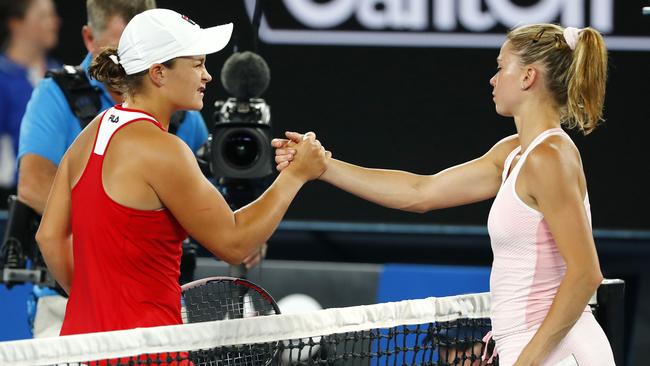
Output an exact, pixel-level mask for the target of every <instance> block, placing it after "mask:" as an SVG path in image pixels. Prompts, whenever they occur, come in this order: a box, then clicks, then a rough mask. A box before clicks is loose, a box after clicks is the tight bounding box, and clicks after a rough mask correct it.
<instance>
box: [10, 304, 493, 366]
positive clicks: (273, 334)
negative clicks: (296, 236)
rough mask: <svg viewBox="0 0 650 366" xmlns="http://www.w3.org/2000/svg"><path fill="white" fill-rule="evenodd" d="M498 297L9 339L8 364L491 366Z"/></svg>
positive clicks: (378, 305)
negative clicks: (488, 338) (490, 336)
mask: <svg viewBox="0 0 650 366" xmlns="http://www.w3.org/2000/svg"><path fill="white" fill-rule="evenodd" d="M489 312H490V296H489V293H479V294H469V295H459V296H451V297H442V298H427V299H419V300H408V301H400V302H393V303H383V304H376V305H366V306H355V307H347V308H334V309H325V310H319V311H315V312H310V313H304V314H280V315H270V316H262V317H253V318H244V319H228V320H221V321H213V322H203V323H194V324H184V325H174V326H164V327H153V328H138V329H132V330H124V331H113V332H103V333H92V334H84V335H73V336H63V337H53V338H44V339H35V340H23V341H12V342H4V343H0V364H1V365H5V364H6V365H16V366H19V365H159V366H161V365H179V366H180V365H196V366H199V365H201V366H202V365H209V366H212V365H214V366H244V365H250V366H258V365H259V366H266V365H386V366H388V365H400V366H401V365H461V366H478V365H485V364H486V361H481V356H482V355H483V354H484V353H485V350H486V348H487V351H488V352H487V353H488V354H489V353H490V351H491V349H490V348H491V346H490V345H489V344H488V345H487V346H486V345H485V344H484V343H483V342H482V338H483V337H484V335H485V334H486V333H487V332H488V331H489V329H490V321H489V315H490V314H489Z"/></svg>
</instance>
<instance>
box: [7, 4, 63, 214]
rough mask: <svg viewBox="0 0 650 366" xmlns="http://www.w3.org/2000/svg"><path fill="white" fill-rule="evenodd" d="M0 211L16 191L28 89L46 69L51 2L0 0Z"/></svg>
mask: <svg viewBox="0 0 650 366" xmlns="http://www.w3.org/2000/svg"><path fill="white" fill-rule="evenodd" d="M0 21H1V22H2V31H1V33H0V37H2V40H1V42H2V43H1V45H2V51H1V52H0V208H6V203H7V196H8V195H9V194H12V193H14V192H15V191H16V163H15V162H16V155H17V153H18V134H19V131H20V122H21V120H22V118H23V114H24V113H25V106H26V105H27V101H28V100H29V98H30V96H31V94H32V90H33V89H34V87H35V86H36V84H37V83H38V82H39V81H40V80H41V79H42V78H43V76H44V75H45V72H46V71H47V70H48V69H50V68H58V67H60V64H58V63H57V62H55V61H54V60H51V59H48V58H47V52H48V51H49V50H50V49H52V48H53V47H55V46H56V44H57V42H58V32H59V17H58V15H57V13H56V8H55V6H54V3H53V2H52V0H0Z"/></svg>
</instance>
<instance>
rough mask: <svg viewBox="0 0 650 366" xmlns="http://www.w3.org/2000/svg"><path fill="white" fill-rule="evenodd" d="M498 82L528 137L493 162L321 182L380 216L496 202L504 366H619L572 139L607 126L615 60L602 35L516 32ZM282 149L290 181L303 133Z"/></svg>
mask: <svg viewBox="0 0 650 366" xmlns="http://www.w3.org/2000/svg"><path fill="white" fill-rule="evenodd" d="M497 64H498V68H497V72H496V74H495V75H494V76H493V77H492V79H490V84H491V85H492V87H493V92H492V94H493V96H494V103H495V106H496V111H497V113H498V114H500V115H502V116H508V117H513V118H514V122H515V126H516V128H517V134H516V135H513V136H509V137H506V138H504V139H503V140H501V141H499V142H497V143H496V145H494V147H492V149H490V150H489V151H488V152H487V153H485V155H483V156H481V157H479V158H477V159H475V160H472V161H469V162H467V163H464V164H461V165H458V166H454V167H451V168H449V169H446V170H443V171H441V172H439V173H437V174H433V175H428V176H424V175H417V174H411V173H407V172H403V171H394V170H382V169H368V168H363V167H359V166H355V165H352V164H348V163H345V162H343V161H340V160H335V159H330V160H329V162H328V163H327V170H326V171H325V173H324V174H323V175H322V176H321V177H320V179H322V180H324V181H326V182H329V183H331V184H333V185H335V186H337V187H339V188H341V189H344V190H346V191H348V192H350V193H353V194H355V195H357V196H359V197H362V198H364V199H367V200H369V201H372V202H375V203H378V204H380V205H383V206H386V207H391V208H397V209H401V210H406V211H414V212H426V211H430V210H434V209H439V208H445V207H452V206H460V205H464V204H468V203H473V202H478V201H483V200H486V199H491V198H494V203H493V205H492V209H491V211H490V215H489V219H488V229H489V232H490V238H491V241H492V250H493V252H494V263H493V266H492V275H491V280H490V287H491V293H492V326H493V331H492V335H493V337H494V339H495V341H496V349H497V352H498V355H499V364H500V365H502V366H510V365H516V366H530V365H554V364H556V363H558V362H560V361H563V360H565V359H567V358H575V361H576V362H577V364H579V365H589V366H601V365H602V366H605V365H614V358H613V355H612V350H611V346H610V345H609V342H608V340H607V338H606V337H605V334H604V332H603V330H602V329H601V328H600V326H599V325H598V323H597V322H596V320H595V319H594V317H593V315H592V314H591V312H590V311H589V307H588V305H587V302H588V301H589V298H590V297H591V295H592V294H593V293H594V291H595V290H596V289H597V288H598V285H599V284H600V283H601V281H602V278H603V277H602V274H601V271H600V266H599V263H598V256H597V253H596V248H595V245H594V239H593V236H592V232H591V216H590V209H589V199H588V194H587V184H586V181H585V176H584V172H583V169H582V163H581V158H580V153H579V152H578V150H577V148H576V146H575V145H574V144H573V142H572V141H571V139H570V138H569V136H568V135H567V134H566V133H565V132H564V131H563V130H562V128H561V126H562V125H564V126H565V127H566V128H577V129H579V130H580V131H582V132H583V133H584V134H588V133H590V132H591V131H593V130H594V128H596V126H597V125H598V123H599V122H600V121H601V120H602V109H603V102H604V99H605V80H606V77H607V50H606V49H605V44H604V41H603V38H602V36H601V35H600V34H599V33H598V31H596V30H594V29H592V28H585V29H576V28H562V27H560V26H557V25H552V24H536V25H527V26H522V27H519V28H516V29H513V30H512V31H510V32H509V33H508V35H507V37H506V41H505V42H504V44H503V46H502V47H501V51H500V53H499V56H498V58H497ZM286 135H287V139H278V140H274V141H273V144H274V146H275V147H276V162H277V163H278V169H279V170H282V169H284V168H286V167H287V166H288V165H290V164H291V161H292V159H293V158H294V156H295V155H296V154H297V153H296V151H295V149H294V148H293V146H294V144H295V142H298V141H300V140H301V139H302V136H301V135H300V134H298V133H293V132H288V133H287V134H286Z"/></svg>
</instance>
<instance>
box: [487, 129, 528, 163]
mask: <svg viewBox="0 0 650 366" xmlns="http://www.w3.org/2000/svg"><path fill="white" fill-rule="evenodd" d="M519 145H520V143H519V135H516V134H515V135H510V136H508V137H504V138H503V139H501V140H499V142H497V143H496V144H494V146H492V148H491V149H490V151H488V152H487V154H486V156H487V157H488V158H489V159H490V160H491V161H492V162H493V163H494V165H496V166H497V167H498V168H499V170H503V166H504V164H505V161H506V158H507V157H508V155H510V153H511V152H512V151H513V150H515V149H516V148H517V147H518V146H519Z"/></svg>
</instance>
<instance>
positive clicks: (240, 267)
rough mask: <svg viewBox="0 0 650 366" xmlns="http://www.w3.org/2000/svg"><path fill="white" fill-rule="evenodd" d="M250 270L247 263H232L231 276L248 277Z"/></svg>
mask: <svg viewBox="0 0 650 366" xmlns="http://www.w3.org/2000/svg"><path fill="white" fill-rule="evenodd" d="M247 272H248V271H247V270H246V265H245V264H236V265H233V264H231V265H230V274H229V275H230V277H235V278H244V279H245V278H246V273H247Z"/></svg>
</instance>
